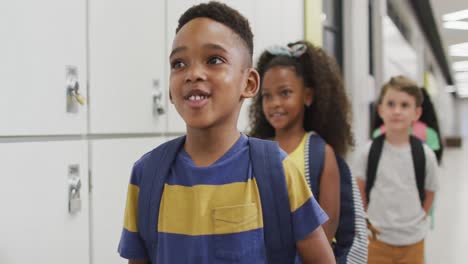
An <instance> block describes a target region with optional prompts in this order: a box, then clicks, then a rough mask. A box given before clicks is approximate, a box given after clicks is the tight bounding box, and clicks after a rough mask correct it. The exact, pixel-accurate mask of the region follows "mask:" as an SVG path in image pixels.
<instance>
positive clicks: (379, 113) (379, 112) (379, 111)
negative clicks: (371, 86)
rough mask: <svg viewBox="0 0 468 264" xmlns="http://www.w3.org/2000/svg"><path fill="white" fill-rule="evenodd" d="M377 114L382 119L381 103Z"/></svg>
mask: <svg viewBox="0 0 468 264" xmlns="http://www.w3.org/2000/svg"><path fill="white" fill-rule="evenodd" d="M377 114H378V115H379V117H380V118H382V104H381V103H379V104H378V105H377Z"/></svg>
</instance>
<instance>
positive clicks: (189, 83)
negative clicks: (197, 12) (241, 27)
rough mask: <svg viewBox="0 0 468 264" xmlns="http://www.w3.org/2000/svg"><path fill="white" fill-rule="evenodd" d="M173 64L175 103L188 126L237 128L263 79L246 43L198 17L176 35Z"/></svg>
mask: <svg viewBox="0 0 468 264" xmlns="http://www.w3.org/2000/svg"><path fill="white" fill-rule="evenodd" d="M169 60H170V64H171V73H170V81H169V89H170V94H171V102H172V103H173V104H174V105H175V107H176V109H177V112H179V114H180V115H181V116H182V118H183V119H184V121H185V123H186V124H187V128H196V129H203V128H210V127H214V126H219V125H223V124H226V125H227V126H231V127H233V128H235V127H236V125H237V117H238V115H239V111H240V107H241V104H242V100H243V99H244V98H250V97H253V96H254V95H255V94H256V92H257V90H258V79H259V78H258V73H256V71H255V70H254V69H252V68H251V67H250V55H249V52H248V49H247V47H246V45H245V44H244V43H243V41H242V39H241V38H240V37H239V36H238V35H236V34H235V33H234V32H233V31H232V30H231V29H230V28H229V27H227V26H225V25H223V24H221V23H219V22H216V21H214V20H212V19H209V18H195V19H193V20H191V21H190V22H188V23H187V24H185V25H184V26H183V27H182V28H181V29H180V31H179V32H178V33H177V35H176V37H175V39H174V42H173V45H172V52H171V55H170V57H169Z"/></svg>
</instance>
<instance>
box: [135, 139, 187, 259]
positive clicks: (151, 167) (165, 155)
mask: <svg viewBox="0 0 468 264" xmlns="http://www.w3.org/2000/svg"><path fill="white" fill-rule="evenodd" d="M184 142H185V136H183V137H179V138H176V139H174V140H171V141H168V142H166V143H164V144H162V145H160V146H159V147H157V148H155V149H154V150H152V151H151V152H150V153H148V154H149V155H148V156H147V159H146V160H144V161H143V162H144V163H143V173H142V176H141V184H140V192H139V197H138V229H139V232H140V235H141V236H142V237H143V239H144V240H145V241H146V242H147V243H149V246H151V247H154V246H156V244H157V241H158V230H157V226H158V217H159V206H160V203H161V196H162V192H163V189H164V184H165V182H166V179H167V177H168V176H169V170H170V168H171V166H172V164H173V162H174V160H175V158H176V156H177V153H178V152H179V150H180V149H181V148H182V146H183V144H184ZM154 252H155V251H154Z"/></svg>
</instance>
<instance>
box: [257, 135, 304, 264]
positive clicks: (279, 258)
mask: <svg viewBox="0 0 468 264" xmlns="http://www.w3.org/2000/svg"><path fill="white" fill-rule="evenodd" d="M249 144H250V147H249V149H250V158H251V160H252V169H253V174H254V177H255V180H256V181H257V185H258V189H259V193H260V199H261V203H262V213H263V222H264V223H263V229H264V236H265V247H266V253H267V259H268V263H278V264H280V263H281V264H282V263H294V258H295V255H296V246H295V241H294V235H293V230H292V216H291V208H290V206H289V196H288V191H287V186H286V178H285V175H284V168H283V161H282V160H281V153H280V149H279V147H278V145H277V143H276V142H273V141H266V140H261V139H256V138H252V137H249Z"/></svg>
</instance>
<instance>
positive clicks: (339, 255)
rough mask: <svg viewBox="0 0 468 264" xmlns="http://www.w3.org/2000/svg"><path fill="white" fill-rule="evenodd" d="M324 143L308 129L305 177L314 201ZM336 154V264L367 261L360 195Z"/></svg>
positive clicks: (323, 161)
mask: <svg viewBox="0 0 468 264" xmlns="http://www.w3.org/2000/svg"><path fill="white" fill-rule="evenodd" d="M325 145H326V142H325V140H323V138H321V137H320V136H319V135H317V134H316V133H314V132H309V135H308V137H307V142H306V145H305V158H304V160H305V172H306V175H305V176H306V180H307V183H308V184H309V186H310V189H311V190H312V193H313V194H314V196H315V198H316V199H317V201H319V197H320V177H321V175H322V171H323V166H324V163H325ZM335 157H336V162H337V165H338V170H339V173H340V220H339V223H338V228H337V230H336V234H335V240H336V241H335V242H334V244H333V253H334V254H335V257H336V259H337V263H339V264H354V263H356V264H358V263H359V264H364V263H367V245H368V239H367V225H366V220H365V213H364V209H363V207H362V199H361V194H360V192H359V189H358V187H357V183H356V180H355V179H354V178H353V177H352V175H351V171H350V169H349V167H348V164H347V163H346V162H345V161H344V160H343V159H342V158H341V157H340V156H339V155H335ZM319 202H320V201H319Z"/></svg>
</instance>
